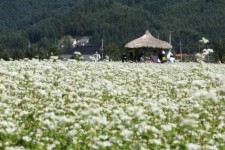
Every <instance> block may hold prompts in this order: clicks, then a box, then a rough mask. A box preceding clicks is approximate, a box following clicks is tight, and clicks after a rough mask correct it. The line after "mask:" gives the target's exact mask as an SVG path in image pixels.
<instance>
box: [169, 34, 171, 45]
mask: <svg viewBox="0 0 225 150" xmlns="http://www.w3.org/2000/svg"><path fill="white" fill-rule="evenodd" d="M169 32H170V34H169V43H170V45H171V31H169Z"/></svg>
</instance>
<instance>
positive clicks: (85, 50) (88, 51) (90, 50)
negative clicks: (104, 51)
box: [63, 46, 100, 55]
mask: <svg viewBox="0 0 225 150" xmlns="http://www.w3.org/2000/svg"><path fill="white" fill-rule="evenodd" d="M99 50H100V46H78V47H74V48H71V49H67V50H65V51H64V52H63V55H73V54H74V52H75V51H77V52H80V53H81V55H93V54H94V53H95V52H96V51H99Z"/></svg>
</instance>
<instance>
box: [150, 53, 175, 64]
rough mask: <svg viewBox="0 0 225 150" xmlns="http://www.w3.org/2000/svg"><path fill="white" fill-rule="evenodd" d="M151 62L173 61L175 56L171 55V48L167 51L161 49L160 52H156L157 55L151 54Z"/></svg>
mask: <svg viewBox="0 0 225 150" xmlns="http://www.w3.org/2000/svg"><path fill="white" fill-rule="evenodd" d="M150 59H151V62H153V63H166V62H169V63H174V62H175V58H174V57H173V53H172V52H171V50H169V51H168V52H167V53H166V52H165V51H162V52H161V53H158V55H156V52H155V55H153V56H151V58H150Z"/></svg>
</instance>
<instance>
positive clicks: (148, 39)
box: [125, 30, 172, 49]
mask: <svg viewBox="0 0 225 150" xmlns="http://www.w3.org/2000/svg"><path fill="white" fill-rule="evenodd" d="M125 48H132V49H135V48H153V49H172V45H170V44H169V43H168V42H166V41H162V40H159V39H156V38H155V37H153V36H152V35H151V33H150V32H149V31H148V30H147V31H146V32H145V34H144V35H143V36H141V37H139V38H137V39H135V40H133V41H130V42H129V43H127V44H126V45H125Z"/></svg>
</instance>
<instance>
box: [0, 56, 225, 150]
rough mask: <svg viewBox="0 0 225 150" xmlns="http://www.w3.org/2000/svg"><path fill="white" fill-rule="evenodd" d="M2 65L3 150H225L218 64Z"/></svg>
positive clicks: (222, 68) (224, 79) (223, 71)
mask: <svg viewBox="0 0 225 150" xmlns="http://www.w3.org/2000/svg"><path fill="white" fill-rule="evenodd" d="M0 63H1V67H0V94H1V99H0V149H6V150H7V149H8V150H11V149H19V150H23V149H39V150H42V149H49V150H50V149H74V150H76V149H77V150H81V149H112V150H117V149H118V150H122V149H135V150H138V149H142V150H144V149H187V150H194V149H196V150H198V149H199V150H200V149H209V150H217V149H218V150H222V149H225V65H223V64H198V63H175V64H144V63H143V64H140V63H122V62H99V63H93V62H77V61H56V62H51V61H38V60H26V61H25V60H24V61H8V62H6V61H0Z"/></svg>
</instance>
